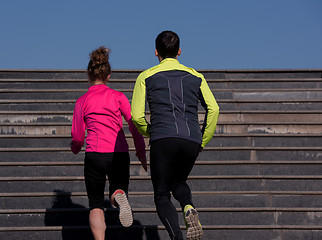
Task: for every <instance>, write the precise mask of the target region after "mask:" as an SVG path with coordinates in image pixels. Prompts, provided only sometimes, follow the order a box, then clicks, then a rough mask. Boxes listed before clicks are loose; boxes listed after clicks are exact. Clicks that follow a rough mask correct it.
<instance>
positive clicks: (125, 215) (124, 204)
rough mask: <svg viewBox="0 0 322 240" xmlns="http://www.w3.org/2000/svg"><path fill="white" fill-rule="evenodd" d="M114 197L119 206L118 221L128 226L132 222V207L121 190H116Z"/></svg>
mask: <svg viewBox="0 0 322 240" xmlns="http://www.w3.org/2000/svg"><path fill="white" fill-rule="evenodd" d="M114 199H115V201H116V202H117V204H118V205H119V208H120V215H119V218H120V222H121V224H122V225H123V226H124V227H130V226H131V225H132V223H133V215H132V209H131V206H130V204H129V201H128V200H127V196H126V194H125V192H124V191H123V190H116V191H115V193H114Z"/></svg>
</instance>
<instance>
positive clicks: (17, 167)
mask: <svg viewBox="0 0 322 240" xmlns="http://www.w3.org/2000/svg"><path fill="white" fill-rule="evenodd" d="M249 162H250V161H248V162H247V161H239V162H235V161H229V162H227V161H215V162H212V161H200V160H198V161H197V162H196V164H195V166H194V168H193V169H192V171H191V175H192V176H198V175H245V176H252V175H261V176H266V175H276V176H289V175H291V176H292V175H299V176H302V175H304V176H310V175H312V176H319V174H320V173H321V172H322V171H321V170H322V162H321V161H310V162H307V163H303V162H302V161H301V162H295V163H293V162H292V161H285V162H282V163H280V162H281V161H259V162H254V163H249ZM0 166H1V169H0V175H1V177H18V178H19V177H25V176H28V177H42V176H47V177H50V176H54V177H55V176H57V177H58V176H82V175H83V172H84V170H83V163H82V162H78V163H77V164H76V163H74V162H72V163H70V164H68V162H67V163H66V164H62V163H61V162H49V163H48V162H40V163H39V162H34V163H29V164H27V163H26V164H21V163H20V162H1V163H0ZM149 174H150V172H149V171H148V173H146V172H144V171H143V169H142V167H141V166H140V164H139V162H135V164H132V165H131V167H130V175H131V176H147V175H149Z"/></svg>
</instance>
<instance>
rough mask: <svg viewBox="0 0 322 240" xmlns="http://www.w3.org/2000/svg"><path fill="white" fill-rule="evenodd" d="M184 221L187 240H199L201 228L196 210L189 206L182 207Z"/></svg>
mask: <svg viewBox="0 0 322 240" xmlns="http://www.w3.org/2000/svg"><path fill="white" fill-rule="evenodd" d="M183 217H184V221H185V223H186V227H187V239H188V240H200V239H201V236H202V226H201V224H200V222H199V216H198V212H197V210H196V209H195V208H194V207H192V206H191V205H186V206H185V207H184V214H183Z"/></svg>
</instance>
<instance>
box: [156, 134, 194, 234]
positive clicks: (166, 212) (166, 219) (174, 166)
mask: <svg viewBox="0 0 322 240" xmlns="http://www.w3.org/2000/svg"><path fill="white" fill-rule="evenodd" d="M150 150H151V153H150V154H151V157H150V158H151V178H152V183H153V188H154V201H155V204H156V209H157V213H158V215H159V218H160V220H161V221H162V223H163V225H164V226H165V227H166V229H167V231H168V233H169V235H170V238H171V239H180V240H181V239H183V236H182V233H181V230H180V226H179V223H178V214H177V211H176V209H175V207H174V205H173V203H172V202H171V199H170V192H172V195H173V197H174V198H175V199H176V200H177V201H178V202H179V203H180V205H181V207H182V209H183V208H184V207H185V205H187V204H190V205H192V206H193V203H192V198H191V191H190V188H189V186H188V185H187V183H186V181H187V178H188V175H189V174H190V172H191V169H192V167H193V165H194V163H195V160H196V158H197V156H198V154H199V150H200V145H199V144H198V143H195V142H192V141H189V140H185V139H181V138H164V139H160V140H156V141H153V142H151V148H150Z"/></svg>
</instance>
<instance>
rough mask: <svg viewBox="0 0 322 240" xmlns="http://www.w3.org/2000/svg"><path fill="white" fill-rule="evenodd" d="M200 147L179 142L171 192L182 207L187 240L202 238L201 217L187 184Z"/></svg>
mask: <svg viewBox="0 0 322 240" xmlns="http://www.w3.org/2000/svg"><path fill="white" fill-rule="evenodd" d="M199 149H200V145H199V144H197V143H194V142H191V141H188V140H184V139H180V140H178V152H179V153H180V154H179V155H178V156H177V161H176V163H177V164H176V166H175V169H176V172H177V174H176V175H175V178H174V184H173V185H172V188H171V191H172V194H173V196H174V198H175V199H177V200H178V201H179V203H180V205H181V207H182V210H183V214H184V215H183V216H184V220H185V223H186V226H187V239H188V240H198V239H201V236H202V233H203V232H202V227H201V224H200V222H199V215H198V212H197V210H196V209H195V208H194V206H193V203H192V197H191V190H190V188H189V186H188V184H187V183H186V181H187V178H188V175H189V174H190V172H191V170H192V168H193V166H194V163H195V160H196V158H197V156H198V154H199Z"/></svg>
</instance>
